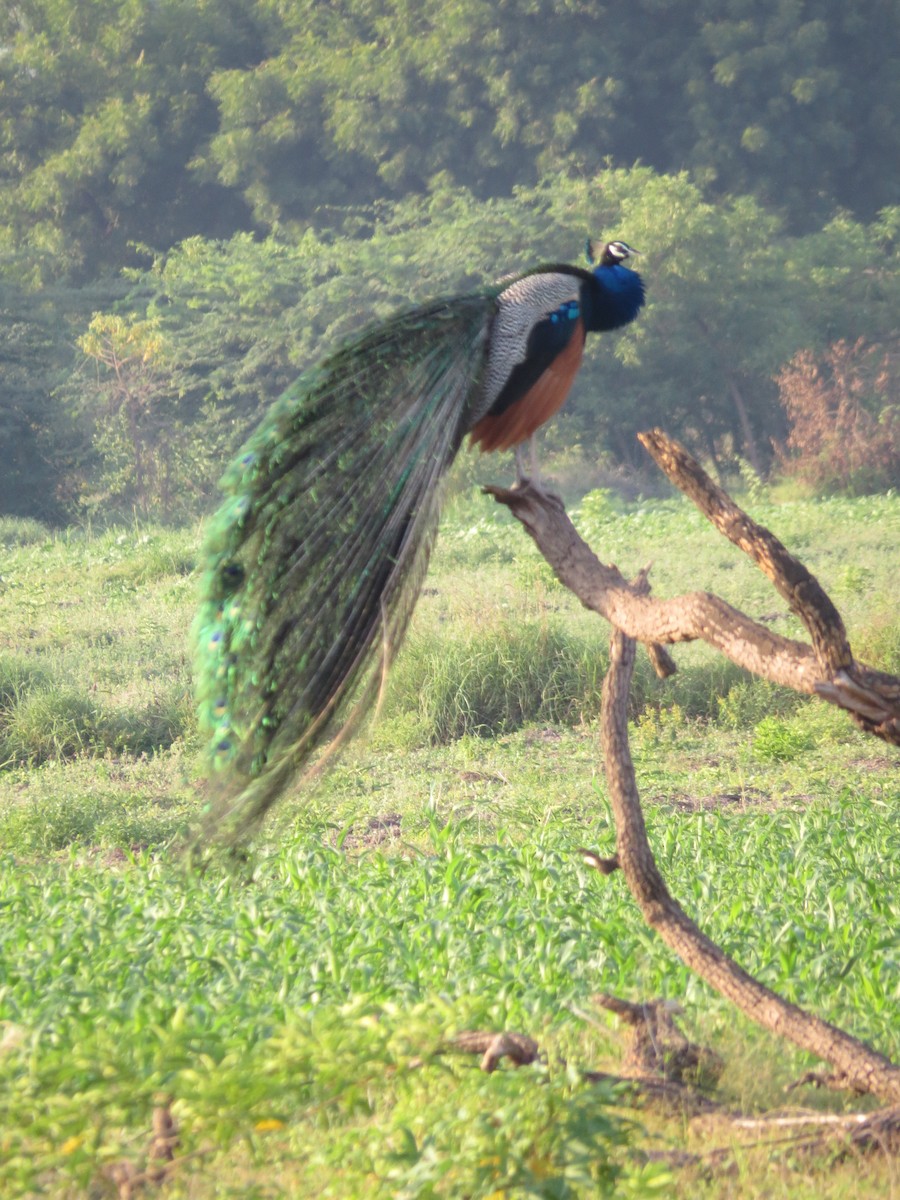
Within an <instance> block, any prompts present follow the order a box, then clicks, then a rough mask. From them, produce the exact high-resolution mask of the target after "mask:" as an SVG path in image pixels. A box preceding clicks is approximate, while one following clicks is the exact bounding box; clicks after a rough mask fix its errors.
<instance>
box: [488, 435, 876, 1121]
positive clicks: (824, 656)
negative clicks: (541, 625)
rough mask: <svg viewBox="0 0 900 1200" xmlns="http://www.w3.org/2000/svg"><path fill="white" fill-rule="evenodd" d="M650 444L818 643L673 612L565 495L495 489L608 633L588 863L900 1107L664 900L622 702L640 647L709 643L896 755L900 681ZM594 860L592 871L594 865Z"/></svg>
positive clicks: (859, 1081) (833, 1039) (866, 1087)
mask: <svg viewBox="0 0 900 1200" xmlns="http://www.w3.org/2000/svg"><path fill="white" fill-rule="evenodd" d="M641 441H642V442H643V443H644V445H645V446H646V447H647V449H648V450H649V452H650V453H651V454H652V455H653V457H654V459H655V460H656V461H657V463H658V464H659V465H660V467H661V468H662V469H663V470H664V471H665V473H666V474H667V475H668V476H669V478H670V479H671V480H672V481H673V482H674V483H675V484H676V485H677V486H678V487H679V488H681V490H682V491H683V492H684V493H685V495H687V496H688V497H689V498H690V499H691V500H693V502H694V503H695V504H697V506H698V507H699V508H700V510H701V511H702V512H703V513H704V514H705V515H706V516H707V517H708V518H709V520H710V521H712V523H713V525H714V526H715V527H716V528H717V529H718V530H719V531H720V532H721V533H722V534H723V535H724V536H726V537H728V538H729V539H730V540H731V541H732V542H734V544H735V545H737V546H739V547H740V548H741V549H742V550H744V551H745V553H747V554H748V555H749V556H750V557H751V558H752V559H753V561H754V562H756V563H757V565H758V566H759V567H760V568H761V569H762V570H763V571H764V572H765V574H766V575H767V576H768V578H769V579H771V580H772V583H773V584H774V586H775V587H776V589H777V590H778V592H779V594H780V595H782V596H783V597H784V598H785V599H786V600H787V602H788V603H789V604H790V606H791V609H792V610H793V611H794V612H795V613H796V614H797V616H798V617H800V619H801V620H802V621H803V623H804V625H805V626H806V629H807V631H808V632H809V635H810V639H811V642H812V645H811V646H809V645H806V644H804V643H802V642H798V641H792V640H790V639H788V638H782V637H778V636H777V635H776V634H773V633H771V632H770V631H769V630H768V629H766V628H765V627H764V626H763V625H761V624H759V623H758V622H756V621H753V620H751V619H750V618H749V617H747V616H746V615H745V614H744V613H742V612H740V611H739V610H737V609H736V608H733V607H732V606H731V605H729V604H726V603H725V602H724V601H723V600H721V599H720V598H719V597H717V596H714V595H711V594H710V593H708V592H692V593H690V594H688V595H684V596H679V597H677V598H675V599H673V600H654V599H652V598H651V597H650V596H649V595H648V594H647V592H648V590H649V589H648V586H647V580H646V572H643V573H642V576H641V577H639V578H638V580H637V581H636V582H635V583H633V584H631V583H628V582H627V581H626V580H625V579H624V577H623V576H622V575H621V573H620V572H619V570H618V568H616V567H615V566H611V565H606V564H604V563H602V562H600V560H599V559H598V558H597V556H596V555H595V554H594V553H593V551H592V550H591V549H590V547H589V546H588V545H587V544H586V543H585V542H584V541H583V540H582V539H581V538H580V537H579V536H578V534H577V532H576V531H575V529H574V527H573V526H572V523H571V521H570V520H569V518H568V516H567V514H566V511H565V508H564V507H563V504H562V502H561V500H559V498H558V497H556V496H552V495H548V494H547V493H545V492H543V491H542V490H540V489H538V488H535V487H534V486H531V485H528V484H526V485H525V486H523V487H520V488H515V489H512V490H505V489H500V488H489V489H487V490H488V491H489V492H490V494H492V495H493V496H494V497H495V499H496V500H497V501H498V502H499V503H501V504H505V505H507V506H508V507H509V508H510V510H511V511H512V512H513V514H514V515H515V516H516V517H517V518H518V519H519V520H520V521H521V522H522V524H523V525H524V526H525V528H526V529H527V531H528V532H529V534H530V535H531V537H532V538H533V539H534V541H535V543H536V544H537V546H538V549H539V550H540V551H541V553H542V554H543V555H544V557H545V559H546V560H547V562H548V563H549V564H550V566H551V567H552V568H553V570H554V571H555V573H556V575H557V577H558V578H559V580H560V581H561V582H562V583H563V584H564V585H565V586H566V587H568V588H569V589H570V590H571V591H572V592H574V594H575V595H576V596H577V597H578V598H579V600H581V602H582V604H584V605H585V607H587V608H589V609H592V610H594V611H595V612H597V613H599V614H600V615H601V616H603V617H605V618H606V619H607V620H608V621H609V622H610V624H611V625H612V626H613V632H612V637H611V640H610V667H609V671H608V673H607V677H606V680H605V681H604V687H603V704H602V713H601V741H602V746H603V754H604V760H605V766H606V778H607V784H608V787H609V793H610V800H611V803H612V807H613V812H614V815H615V822H616V854H615V858H614V859H601V858H600V856H599V855H596V854H593V852H591V851H587V852H585V851H582V854H583V855H584V856H585V860H586V861H587V862H589V863H590V864H591V865H592V866H596V867H597V868H598V869H599V870H602V871H604V873H606V872H607V869H608V870H609V871H612V870H614V869H615V866H618V867H620V868H621V870H622V873H623V875H624V876H625V879H626V881H627V883H628V887H629V889H630V890H631V892H632V895H633V896H634V897H635V899H636V900H637V902H638V905H639V906H640V909H641V912H642V914H643V916H644V919H645V920H646V921H647V923H648V924H649V925H650V926H651V927H652V928H653V929H655V930H656V931H657V932H658V933H659V935H660V937H661V938H662V939H663V940H664V941H665V942H666V944H667V945H669V946H670V947H671V948H672V949H673V950H675V952H676V953H677V954H678V955H679V956H680V957H681V958H682V959H683V961H684V962H685V963H686V964H687V965H688V966H689V967H691V968H692V969H693V970H694V971H696V972H697V974H699V975H700V976H701V978H703V979H704V980H705V981H706V982H707V983H709V984H710V985H711V986H712V987H714V988H716V990H717V991H719V992H721V993H722V995H724V996H727V997H728V998H729V999H731V1000H732V1001H733V1002H734V1003H735V1004H736V1005H737V1006H738V1007H739V1008H740V1009H741V1011H742V1012H744V1013H745V1014H746V1015H747V1016H749V1017H750V1018H751V1019H752V1020H754V1021H756V1022H757V1023H758V1024H760V1025H762V1026H763V1027H764V1028H766V1029H769V1030H771V1031H772V1032H773V1033H776V1034H778V1035H779V1036H782V1037H786V1038H788V1039H789V1040H790V1041H792V1042H794V1043H795V1044H796V1045H797V1046H800V1047H801V1048H803V1049H804V1050H807V1051H808V1052H810V1053H811V1054H814V1055H816V1056H817V1057H819V1058H821V1059H824V1060H825V1061H826V1062H827V1063H829V1064H830V1065H831V1066H832V1067H833V1068H834V1071H835V1076H836V1077H839V1078H842V1079H845V1080H846V1081H847V1084H848V1086H850V1087H852V1088H854V1089H856V1090H858V1091H861V1092H866V1093H871V1094H873V1095H876V1096H880V1097H882V1098H883V1099H885V1100H887V1101H889V1102H891V1103H892V1104H894V1105H896V1104H898V1103H900V1068H898V1067H897V1066H895V1065H894V1064H893V1063H892V1062H891V1061H890V1060H889V1059H887V1058H885V1057H884V1056H883V1055H881V1054H879V1053H878V1052H877V1051H875V1050H873V1049H871V1047H869V1046H866V1045H865V1044H864V1043H862V1042H860V1041H858V1040H857V1039H856V1038H853V1037H851V1036H850V1035H849V1034H847V1033H845V1032H844V1031H843V1030H841V1029H838V1028H836V1027H835V1026H833V1025H830V1024H828V1022H826V1021H823V1020H821V1019H820V1018H819V1017H816V1016H813V1015H811V1014H809V1013H806V1012H804V1011H803V1010H802V1009H801V1008H799V1007H798V1006H797V1005H795V1004H790V1003H789V1002H788V1001H786V1000H784V999H783V998H782V997H781V996H779V995H777V994H776V993H775V992H773V991H771V990H770V989H769V988H766V987H764V986H763V985H762V984H761V983H759V982H758V981H757V980H756V979H754V978H753V977H752V976H751V975H749V974H748V973H747V972H746V971H744V970H743V968H742V967H740V966H739V965H738V964H737V963H736V962H734V961H733V960H732V959H730V958H729V957H728V956H727V955H726V954H724V953H723V951H722V950H721V949H720V948H719V947H718V946H717V945H716V944H715V943H714V942H712V941H711V940H710V939H709V938H708V937H707V936H706V935H705V934H704V933H703V932H702V931H701V930H700V929H699V928H698V927H697V926H696V925H695V924H694V922H693V921H692V920H691V919H690V917H688V915H687V914H686V913H685V912H684V910H683V909H682V908H681V906H680V905H679V904H678V902H677V901H676V900H674V899H673V898H672V896H671V895H670V894H669V892H668V889H667V888H666V885H665V882H664V880H663V878H662V875H661V874H660V872H659V869H658V868H657V865H656V862H655V860H654V858H653V854H652V851H651V849H650V845H649V842H648V840H647V832H646V827H645V825H644V818H643V813H642V811H641V804H640V797H639V795H638V790H637V784H636V781H635V775H634V766H633V763H632V760H631V753H630V748H629V745H628V716H627V711H628V709H627V702H628V693H629V688H630V684H631V677H632V672H633V668H634V653H635V641H636V640H637V641H640V642H643V643H644V644H646V645H648V646H650V645H654V644H656V645H659V644H662V643H673V642H679V641H690V640H693V639H697V638H700V639H703V640H704V641H706V642H708V643H709V644H710V645H712V646H714V647H715V648H716V649H718V650H720V651H721V652H722V653H723V654H725V655H726V656H727V657H728V658H730V659H731V660H732V661H733V662H735V663H737V664H738V665H740V666H742V667H745V668H746V669H747V670H749V671H752V672H753V673H754V674H756V675H759V676H761V677H762V678H764V679H769V680H772V681H773V682H776V683H780V684H784V685H786V686H788V687H791V688H794V689H795V690H796V691H800V692H806V693H811V694H816V695H818V696H820V697H821V698H823V699H825V700H828V701H830V702H831V703H834V704H837V705H839V706H840V707H842V708H845V709H847V711H848V712H849V713H850V714H851V716H852V717H853V718H854V720H856V721H857V723H858V724H859V725H861V726H862V727H863V728H864V729H866V730H867V731H868V732H870V733H873V734H875V735H876V736H878V737H881V738H883V739H884V740H885V741H888V742H892V743H895V744H900V680H898V679H897V678H895V677H894V676H890V675H886V674H884V673H882V672H878V671H874V670H872V669H871V668H869V667H866V666H865V665H864V664H861V663H858V662H856V661H855V659H854V658H853V654H852V651H851V648H850V645H849V642H848V640H847V635H846V631H845V629H844V625H843V622H842V620H841V617H840V614H839V613H838V612H837V609H836V608H835V607H834V605H833V604H832V602H831V600H830V599H829V597H828V596H827V594H826V593H825V591H824V590H823V588H822V587H821V585H820V584H819V583H818V581H817V580H816V579H815V578H814V577H813V576H812V575H811V574H810V573H809V571H807V569H806V568H805V567H804V566H803V564H802V563H800V562H799V561H798V560H797V559H795V558H794V557H793V556H792V555H791V554H790V553H789V552H788V551H787V550H786V549H785V547H784V546H783V545H782V544H781V542H779V541H778V539H777V538H776V537H775V536H774V535H773V534H772V533H770V532H769V531H768V530H767V529H764V528H763V527H762V526H760V525H758V524H756V522H754V521H753V520H752V519H751V518H750V517H748V516H747V514H746V513H744V512H742V510H741V509H740V508H738V506H737V505H736V504H735V503H734V502H733V500H731V498H730V497H729V496H728V495H727V494H726V493H725V492H724V491H723V490H722V489H721V488H720V487H718V485H716V484H715V483H714V482H713V481H712V480H711V479H710V478H709V476H708V475H707V474H706V473H705V472H704V471H703V470H702V469H701V467H700V466H699V464H698V463H696V462H695V461H694V459H692V458H691V456H690V455H689V454H688V453H687V452H686V451H685V450H684V449H683V448H682V447H681V446H679V445H678V443H677V442H674V441H672V440H671V439H670V438H668V437H667V436H666V435H665V434H664V433H662V432H661V431H660V430H654V431H652V432H651V433H647V434H642V435H641ZM594 860H596V861H594Z"/></svg>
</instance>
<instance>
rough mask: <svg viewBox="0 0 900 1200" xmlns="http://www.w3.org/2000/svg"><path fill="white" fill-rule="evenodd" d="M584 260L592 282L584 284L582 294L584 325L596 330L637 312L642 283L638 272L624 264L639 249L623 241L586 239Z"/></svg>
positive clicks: (620, 322)
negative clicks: (591, 276)
mask: <svg viewBox="0 0 900 1200" xmlns="http://www.w3.org/2000/svg"><path fill="white" fill-rule="evenodd" d="M586 252H587V258H588V262H589V263H591V265H592V266H593V270H592V272H591V274H592V275H593V277H594V286H593V287H592V288H587V289H586V291H587V292H588V295H587V296H585V297H584V298H583V301H582V302H583V305H584V308H585V314H584V316H585V329H588V330H591V331H594V332H598V331H600V330H604V329H617V328H618V327H619V326H620V325H627V324H628V322H629V321H633V320H634V318H635V317H636V316H637V315H638V312H639V311H640V308H641V305H642V304H643V303H644V285H643V283H642V281H641V277H640V275H638V273H637V272H636V271H632V270H631V268H630V267H626V266H625V265H624V264H625V263H626V262H627V260H628V259H629V258H631V257H632V256H633V255H635V254H639V253H640V251H639V250H635V249H634V248H633V247H632V246H629V245H628V243H627V242H619V241H615V242H603V243H600V244H598V243H596V242H592V241H588V244H587V249H586Z"/></svg>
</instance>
